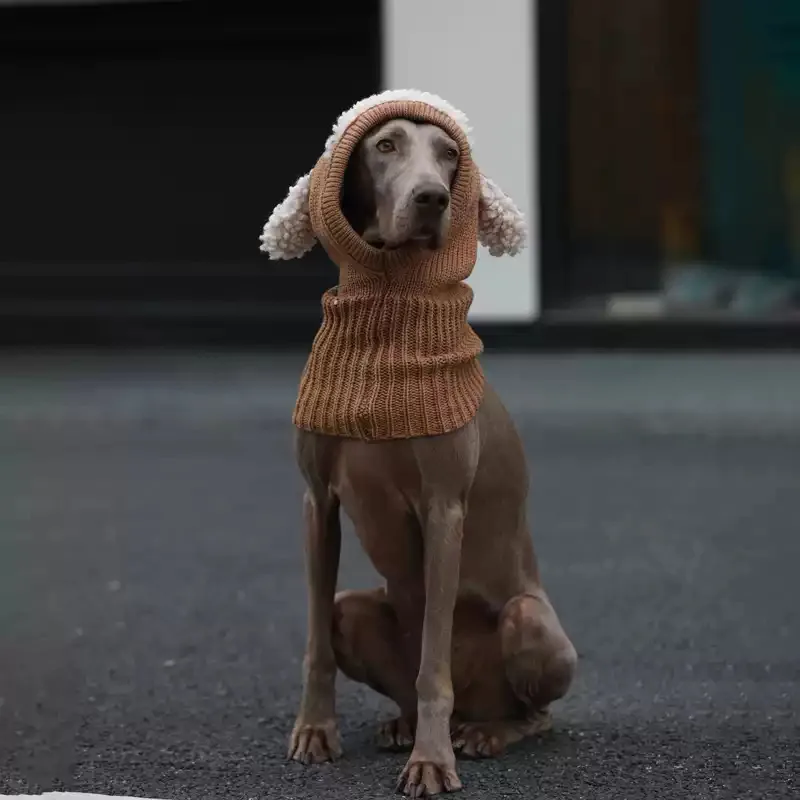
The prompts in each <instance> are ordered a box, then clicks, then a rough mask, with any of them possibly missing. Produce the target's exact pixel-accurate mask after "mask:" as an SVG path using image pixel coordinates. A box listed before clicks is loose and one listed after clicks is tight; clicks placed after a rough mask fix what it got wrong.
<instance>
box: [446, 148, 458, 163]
mask: <svg viewBox="0 0 800 800" xmlns="http://www.w3.org/2000/svg"><path fill="white" fill-rule="evenodd" d="M444 154H445V155H446V156H447V157H448V158H449V159H450V161H455V160H456V159H457V158H458V150H456V149H455V147H448V148H447V150H445V151H444Z"/></svg>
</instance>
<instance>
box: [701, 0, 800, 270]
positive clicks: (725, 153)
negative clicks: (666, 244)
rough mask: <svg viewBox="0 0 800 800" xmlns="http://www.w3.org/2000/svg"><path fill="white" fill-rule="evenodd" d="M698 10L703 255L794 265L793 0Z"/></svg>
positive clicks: (708, 3) (798, 98)
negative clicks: (704, 226) (704, 227)
mask: <svg viewBox="0 0 800 800" xmlns="http://www.w3.org/2000/svg"><path fill="white" fill-rule="evenodd" d="M702 10H703V15H702V25H701V58H702V69H703V76H702V85H703V92H704V97H703V106H704V130H703V137H704V146H705V164H706V193H707V194H706V208H707V230H706V236H707V243H708V249H709V255H710V257H711V258H712V259H714V260H716V261H719V262H721V263H723V264H726V265H729V266H739V267H742V268H746V269H751V268H759V269H763V270H765V271H768V272H771V273H773V274H789V275H791V274H794V275H800V187H798V184H800V175H798V174H796V173H798V172H800V0H769V1H768V2H765V1H764V0H705V2H703V3H702ZM793 154H794V156H793ZM793 163H794V167H792V164H793ZM793 170H794V172H795V175H794V178H793V177H792V171H793Z"/></svg>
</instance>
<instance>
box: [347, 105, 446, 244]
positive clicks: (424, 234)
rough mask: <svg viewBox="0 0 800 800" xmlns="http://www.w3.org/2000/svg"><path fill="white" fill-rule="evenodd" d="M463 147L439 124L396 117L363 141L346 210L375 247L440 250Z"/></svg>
mask: <svg viewBox="0 0 800 800" xmlns="http://www.w3.org/2000/svg"><path fill="white" fill-rule="evenodd" d="M459 155H460V153H459V149H458V145H457V144H456V142H455V141H453V139H452V138H451V137H450V136H448V135H447V134H446V133H445V132H444V131H443V130H442V129H441V128H439V127H437V126H436V125H430V124H420V123H415V122H411V121H409V120H406V119H393V120H390V121H389V122H386V123H384V124H383V125H381V126H379V127H378V128H376V129H375V130H374V131H371V132H370V133H369V135H367V136H366V137H365V138H364V139H363V140H362V141H361V142H360V143H359V145H358V147H357V148H356V150H355V152H354V153H353V156H352V158H351V160H350V164H349V166H348V169H347V173H346V174H345V180H344V185H343V190H342V212H343V213H344V215H345V217H346V218H347V219H348V222H350V225H351V226H352V227H353V229H354V230H356V232H357V233H359V234H360V235H361V236H362V237H363V238H364V239H365V240H366V241H367V242H368V243H369V244H371V245H373V246H374V247H382V248H389V249H395V248H398V247H402V246H403V245H405V244H408V243H410V242H417V243H422V244H424V245H425V246H427V247H429V248H431V249H436V248H439V247H441V246H442V245H443V244H444V242H445V241H446V239H447V233H448V229H449V226H450V187H451V184H452V182H453V178H454V177H455V174H456V167H457V166H458V159H459Z"/></svg>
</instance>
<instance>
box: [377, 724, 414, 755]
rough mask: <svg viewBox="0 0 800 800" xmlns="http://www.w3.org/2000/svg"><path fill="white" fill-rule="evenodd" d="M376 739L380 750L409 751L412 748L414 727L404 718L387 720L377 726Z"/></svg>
mask: <svg viewBox="0 0 800 800" xmlns="http://www.w3.org/2000/svg"><path fill="white" fill-rule="evenodd" d="M377 739H378V747H379V748H380V749H381V750H392V751H394V752H398V751H402V750H410V749H411V748H412V747H413V746H414V725H413V723H412V722H410V721H409V720H407V719H406V718H405V717H397V718H396V719H390V720H387V721H386V722H382V723H381V724H380V725H379V726H378V736H377Z"/></svg>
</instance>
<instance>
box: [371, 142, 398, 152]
mask: <svg viewBox="0 0 800 800" xmlns="http://www.w3.org/2000/svg"><path fill="white" fill-rule="evenodd" d="M375 147H377V148H378V150H380V152H381V153H391V152H392V151H393V150H394V142H393V141H392V140H391V139H381V140H380V141H379V142H378V143H377V144H376V145H375Z"/></svg>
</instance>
